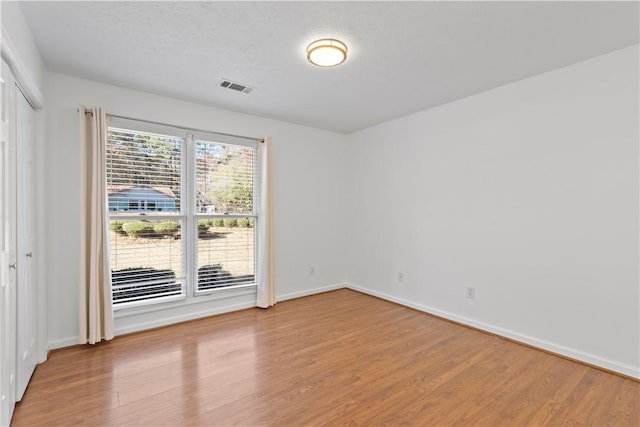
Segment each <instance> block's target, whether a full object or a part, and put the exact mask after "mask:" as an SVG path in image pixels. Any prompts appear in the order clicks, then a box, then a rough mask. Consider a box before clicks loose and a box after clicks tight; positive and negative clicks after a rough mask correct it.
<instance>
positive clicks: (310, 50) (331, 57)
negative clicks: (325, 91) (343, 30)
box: [307, 39, 347, 67]
mask: <svg viewBox="0 0 640 427" xmlns="http://www.w3.org/2000/svg"><path fill="white" fill-rule="evenodd" d="M307 59H308V60H309V62H311V63H312V64H313V65H317V66H318V67H335V66H336V65H340V64H342V63H343V62H344V61H345V60H346V59H347V45H345V44H344V43H342V42H341V41H340V40H336V39H320V40H316V41H314V42H312V43H311V44H309V46H307Z"/></svg>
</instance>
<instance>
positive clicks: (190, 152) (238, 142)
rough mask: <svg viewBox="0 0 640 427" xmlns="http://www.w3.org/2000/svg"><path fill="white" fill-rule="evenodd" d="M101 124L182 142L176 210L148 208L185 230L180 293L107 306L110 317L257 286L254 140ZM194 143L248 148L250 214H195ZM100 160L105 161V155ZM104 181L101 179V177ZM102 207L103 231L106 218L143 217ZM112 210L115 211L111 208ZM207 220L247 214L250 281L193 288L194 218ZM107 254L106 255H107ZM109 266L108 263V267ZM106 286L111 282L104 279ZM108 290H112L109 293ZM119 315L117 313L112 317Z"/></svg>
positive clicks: (125, 122) (118, 121)
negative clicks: (250, 229) (250, 227)
mask: <svg viewBox="0 0 640 427" xmlns="http://www.w3.org/2000/svg"><path fill="white" fill-rule="evenodd" d="M108 119H109V120H108V123H107V128H118V129H123V130H130V131H133V132H145V133H153V134H159V135H164V136H168V137H174V138H180V139H182V140H183V144H182V147H181V155H180V162H181V164H180V209H179V210H178V211H177V212H176V213H172V214H170V213H165V212H164V211H158V210H156V211H154V212H156V213H154V215H153V217H152V218H153V219H154V220H156V219H157V220H175V221H179V222H180V224H181V229H182V230H190V232H189V233H181V251H182V257H181V269H182V271H183V272H184V273H183V277H184V286H183V287H182V293H181V294H180V295H175V296H166V297H158V298H151V299H148V300H138V301H132V302H125V303H120V304H113V312H114V315H116V317H120V316H123V315H126V314H127V313H130V314H132V315H136V314H141V313H145V312H151V311H157V310H162V309H165V308H169V307H172V306H181V305H190V304H194V303H199V302H205V301H211V300H217V299H221V298H228V297H235V296H240V295H245V294H255V292H256V290H257V281H256V280H257V277H258V275H257V268H258V266H257V262H258V235H259V233H258V227H259V226H260V221H259V215H258V210H257V207H258V203H259V196H260V195H259V194H258V192H259V188H260V185H259V176H260V174H259V167H260V166H259V165H260V162H259V158H258V152H259V150H258V143H259V142H258V140H252V139H249V138H242V137H234V136H231V135H226V134H218V133H215V132H205V131H202V130H196V129H188V128H183V127H174V126H170V125H164V124H159V123H153V122H146V121H143V120H135V119H128V118H121V117H113V116H108ZM197 141H204V142H210V143H214V144H225V145H232V146H240V147H248V148H251V149H253V150H254V165H253V171H252V173H253V209H252V213H251V214H220V213H206V212H203V213H200V212H198V211H197V206H196V203H195V202H196V191H197V185H196V173H197V170H196V143H197ZM105 162H106V159H105ZM105 164H106V163H105ZM105 180H106V177H105ZM105 209H106V211H107V218H108V221H107V224H106V227H107V232H108V233H109V230H108V226H109V222H110V221H111V220H113V219H118V220H135V219H140V218H143V217H144V215H142V214H141V213H143V212H138V213H129V211H127V212H121V213H120V214H119V215H117V217H114V218H112V216H111V211H110V210H109V203H106V206H105ZM116 212H117V211H116ZM209 218H212V219H213V218H253V221H254V225H253V271H254V281H253V283H247V284H240V285H232V286H224V287H220V288H212V289H206V290H198V260H197V253H198V229H197V228H198V220H199V219H209ZM109 245H110V243H109V239H107V242H106V249H107V253H109V254H111V248H110V246H109ZM109 256H110V255H109ZM110 270H111V267H110ZM110 286H112V282H111V281H110ZM111 292H112V294H113V290H112V291H111ZM118 314H120V315H118Z"/></svg>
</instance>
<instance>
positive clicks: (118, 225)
mask: <svg viewBox="0 0 640 427" xmlns="http://www.w3.org/2000/svg"><path fill="white" fill-rule="evenodd" d="M124 224H125V222H124V221H117V220H113V221H109V230H111V231H114V232H116V233H118V234H127V233H125V232H124V230H123V229H122V226H123V225H124Z"/></svg>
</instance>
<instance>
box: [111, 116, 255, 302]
mask: <svg viewBox="0 0 640 427" xmlns="http://www.w3.org/2000/svg"><path fill="white" fill-rule="evenodd" d="M120 122H123V123H120ZM116 124H117V125H119V126H117V127H116ZM111 125H112V126H111V127H109V128H108V135H107V156H106V163H107V164H106V166H107V167H106V174H107V193H108V199H109V200H108V206H109V230H110V231H109V236H110V239H109V255H110V262H111V284H112V291H113V303H114V308H115V309H121V308H129V307H138V306H143V305H149V304H156V303H161V302H170V301H176V300H183V299H188V298H198V297H202V296H204V295H210V294H212V293H216V292H219V291H220V290H225V289H235V288H246V287H254V286H255V259H256V257H255V251H256V233H255V228H256V226H257V225H258V221H259V218H258V217H257V215H256V213H255V209H254V206H255V205H256V196H257V195H256V188H257V185H256V184H257V183H256V173H257V170H256V168H257V158H256V157H257V143H256V142H254V141H251V142H249V143H247V142H246V141H244V140H240V141H236V138H231V137H226V136H224V137H222V136H216V135H213V134H207V133H198V132H195V131H194V132H188V131H183V130H179V129H173V128H167V127H162V128H161V129H160V130H161V131H162V132H156V133H154V132H151V131H149V130H147V128H149V125H147V124H145V123H142V122H135V121H130V120H118V121H116V123H114V122H113V121H112V123H111ZM154 130H156V131H157V129H154ZM221 139H222V140H221Z"/></svg>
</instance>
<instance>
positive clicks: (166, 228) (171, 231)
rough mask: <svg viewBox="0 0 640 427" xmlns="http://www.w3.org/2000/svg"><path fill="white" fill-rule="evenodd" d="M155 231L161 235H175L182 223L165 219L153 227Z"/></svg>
mask: <svg viewBox="0 0 640 427" xmlns="http://www.w3.org/2000/svg"><path fill="white" fill-rule="evenodd" d="M153 231H155V232H156V233H157V234H159V235H161V236H175V235H176V234H178V232H179V231H180V223H179V222H175V221H163V222H159V223H157V224H156V225H155V226H154V227H153Z"/></svg>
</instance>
